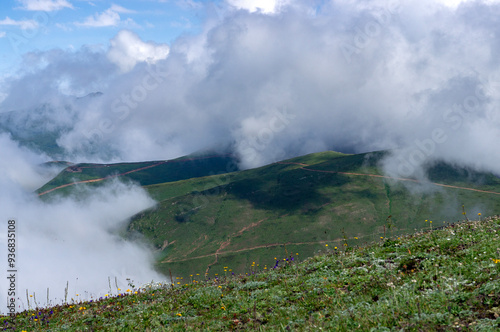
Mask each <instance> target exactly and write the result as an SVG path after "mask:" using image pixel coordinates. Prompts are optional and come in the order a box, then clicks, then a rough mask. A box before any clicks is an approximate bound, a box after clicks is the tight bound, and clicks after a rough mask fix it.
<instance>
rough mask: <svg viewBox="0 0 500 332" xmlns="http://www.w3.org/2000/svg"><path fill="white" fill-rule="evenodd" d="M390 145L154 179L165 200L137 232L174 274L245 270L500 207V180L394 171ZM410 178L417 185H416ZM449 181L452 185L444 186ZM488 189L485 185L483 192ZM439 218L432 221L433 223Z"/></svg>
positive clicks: (140, 220) (445, 170)
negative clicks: (419, 177)
mask: <svg viewBox="0 0 500 332" xmlns="http://www.w3.org/2000/svg"><path fill="white" fill-rule="evenodd" d="M382 156H383V153H382V152H378V153H370V154H359V155H344V154H340V153H336V152H324V153H318V154H312V155H307V156H303V157H300V158H294V159H291V160H287V161H283V162H280V163H274V164H272V165H268V166H265V167H261V168H257V169H252V170H247V171H242V172H236V173H230V174H224V175H218V176H211V177H202V178H198V179H189V180H185V181H178V182H172V183H168V184H156V185H150V186H146V188H147V190H148V191H149V192H150V193H151V195H152V196H153V197H154V198H155V199H157V200H158V201H159V204H158V206H157V207H156V208H155V209H153V210H149V211H145V212H143V213H140V214H139V215H137V216H136V217H135V218H134V219H133V220H132V222H131V223H130V225H129V229H128V231H129V234H128V236H136V235H137V234H140V236H142V237H143V238H144V240H146V241H147V242H148V243H151V244H153V246H154V247H155V248H156V249H157V254H158V262H159V263H158V265H157V268H158V269H159V270H160V271H161V272H163V273H164V274H165V275H168V273H169V271H172V272H173V273H174V274H175V275H177V276H181V277H184V278H187V277H188V276H189V275H190V274H192V273H193V272H194V273H197V274H200V275H205V274H206V273H207V274H208V275H209V276H212V277H213V276H215V275H216V274H218V275H221V274H223V273H224V266H232V271H231V272H236V273H241V272H242V271H244V270H245V269H246V268H247V267H248V266H249V264H251V263H252V262H256V264H258V265H259V266H266V265H267V266H268V267H269V266H272V265H273V264H274V257H278V256H283V255H285V254H286V252H288V253H290V252H300V253H301V255H303V256H304V257H310V256H313V255H314V254H315V253H317V252H318V250H323V249H324V245H325V244H326V243H330V244H332V245H333V244H334V245H336V246H340V245H342V244H343V243H344V239H348V240H347V243H348V245H350V246H353V245H359V244H366V243H368V242H372V241H375V240H378V239H380V237H387V236H390V235H391V234H396V233H397V234H403V233H409V232H413V231H414V230H415V229H422V228H429V227H430V226H432V227H438V226H442V225H443V220H459V219H462V218H463V217H464V215H463V214H462V213H463V210H462V205H464V208H465V212H466V216H476V217H477V214H478V213H482V214H483V215H487V214H495V213H497V212H498V211H500V195H499V194H496V193H494V192H495V191H496V192H498V193H500V180H499V179H498V178H496V177H494V176H492V175H490V174H483V173H474V172H471V171H468V170H464V169H456V168H453V167H451V166H448V165H445V164H436V165H433V166H432V167H431V168H430V169H429V174H430V177H431V180H432V181H434V182H438V183H439V184H440V185H437V184H431V183H427V184H425V188H426V190H425V191H422V188H423V186H424V185H423V184H418V183H415V182H413V181H399V182H396V181H394V180H393V179H388V178H384V177H383V176H381V172H380V170H379V169H378V168H377V164H378V161H379V160H380V158H382ZM406 185H411V186H412V187H411V188H410V189H411V190H409V189H408V187H407V186H406ZM443 185H446V186H443ZM480 190H483V192H481V191H480ZM431 222H432V223H431Z"/></svg>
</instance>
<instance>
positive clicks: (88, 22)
mask: <svg viewBox="0 0 500 332" xmlns="http://www.w3.org/2000/svg"><path fill="white" fill-rule="evenodd" d="M133 13H135V11H133V10H130V9H127V8H124V7H122V6H119V5H115V4H113V5H111V7H110V8H108V9H106V10H105V11H104V12H102V13H96V14H94V15H92V16H89V17H87V18H86V19H85V20H84V21H83V22H76V23H75V25H77V26H83V27H90V28H102V27H116V26H119V25H120V24H121V23H122V21H121V17H120V14H133ZM127 22H128V23H129V24H132V23H133V21H132V20H131V19H128V20H127Z"/></svg>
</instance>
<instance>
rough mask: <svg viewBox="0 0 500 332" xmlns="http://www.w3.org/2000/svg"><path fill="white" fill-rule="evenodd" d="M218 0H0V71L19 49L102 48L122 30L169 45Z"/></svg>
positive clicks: (188, 31) (196, 28)
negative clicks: (86, 46)
mask: <svg viewBox="0 0 500 332" xmlns="http://www.w3.org/2000/svg"><path fill="white" fill-rule="evenodd" d="M216 4H217V1H194V0H172V1H169V0H166V1H157V0H149V1H101V0H95V1H83V0H22V1H20V0H17V1H16V0H7V1H1V2H0V37H1V38H0V73H4V74H5V73H6V72H9V71H11V69H12V68H15V66H16V65H18V64H19V60H20V58H21V57H22V55H23V54H25V53H27V52H31V51H37V50H38V51H46V50H49V49H53V48H61V49H68V50H71V49H78V48H80V47H81V46H82V45H93V46H96V47H104V48H105V47H107V45H108V44H109V40H110V39H111V38H112V37H113V36H114V35H116V34H117V32H118V31H120V30H122V29H129V30H132V31H134V32H135V33H136V34H137V35H139V36H140V38H141V39H143V40H145V41H148V40H153V41H155V42H157V43H167V44H170V43H171V42H172V41H173V40H175V38H177V37H178V36H179V35H181V34H193V33H197V32H198V31H199V29H200V25H201V24H202V23H203V20H204V13H205V10H206V7H207V6H210V5H216Z"/></svg>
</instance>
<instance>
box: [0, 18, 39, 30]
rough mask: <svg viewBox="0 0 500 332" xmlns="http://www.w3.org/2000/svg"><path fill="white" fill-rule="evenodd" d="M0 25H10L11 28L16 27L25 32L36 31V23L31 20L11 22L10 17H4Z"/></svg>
mask: <svg viewBox="0 0 500 332" xmlns="http://www.w3.org/2000/svg"><path fill="white" fill-rule="evenodd" d="M0 25H11V26H18V27H20V28H21V29H22V30H27V29H36V28H37V27H38V23H37V22H36V21H33V20H20V21H17V20H13V19H11V18H10V17H6V18H5V19H3V20H0Z"/></svg>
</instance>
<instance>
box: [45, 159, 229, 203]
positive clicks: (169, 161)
mask: <svg viewBox="0 0 500 332" xmlns="http://www.w3.org/2000/svg"><path fill="white" fill-rule="evenodd" d="M220 156H223V157H224V156H229V154H227V155H215V156H206V157H198V158H187V159H180V160H165V161H161V162H157V163H155V164H153V165H149V166H144V167H140V168H136V169H133V170H131V171H128V172H124V173H120V174H115V175H109V176H106V177H103V178H98V179H92V180H84V181H77V182H71V183H67V184H63V185H61V186H58V187H55V188H52V189H49V190H47V191H44V192H41V193H39V194H38V196H43V195H45V194H48V193H50V192H53V191H55V190H58V189H62V188H66V187H69V186H74V185H76V184H82V183H91V182H99V181H104V180H108V179H112V178H114V177H118V176H122V175H127V174H130V173H135V172H139V171H143V170H145V169H149V168H153V167H156V166H159V165H163V164H166V163H178V162H184V161H192V160H202V159H211V158H216V157H220ZM106 166H107V165H95V166H83V167H79V168H103V167H106Z"/></svg>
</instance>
